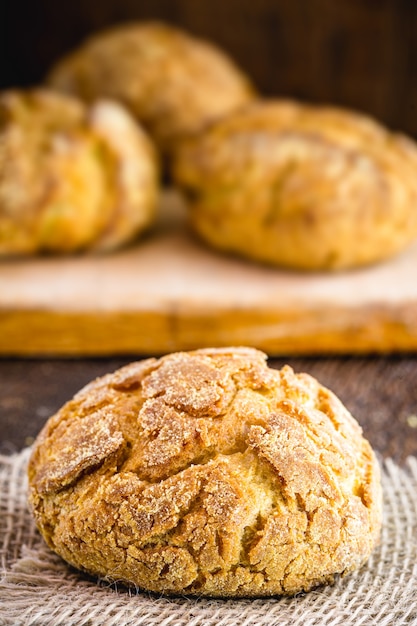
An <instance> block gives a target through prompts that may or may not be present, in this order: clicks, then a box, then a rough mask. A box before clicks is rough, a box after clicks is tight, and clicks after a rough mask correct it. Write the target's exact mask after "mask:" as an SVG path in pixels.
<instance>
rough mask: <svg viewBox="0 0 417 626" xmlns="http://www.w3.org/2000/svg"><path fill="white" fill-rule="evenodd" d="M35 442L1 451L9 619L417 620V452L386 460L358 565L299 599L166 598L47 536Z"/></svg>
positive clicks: (3, 609) (2, 615)
mask: <svg viewBox="0 0 417 626" xmlns="http://www.w3.org/2000/svg"><path fill="white" fill-rule="evenodd" d="M28 456H29V450H24V451H23V452H21V453H19V454H16V455H13V456H3V457H2V456H0V511H1V517H0V558H1V569H2V573H1V581H0V625H1V626H96V625H97V626H98V625H100V626H139V625H140V626H142V625H143V626H156V625H158V626H203V625H204V626H205V625H207V626H208V625H211V624H213V625H216V626H235V625H236V626H248V625H256V626H264V625H265V626H266V625H268V626H275V625H277V626H278V625H280V626H286V625H288V626H290V625H291V626H299V625H302V626H316V625H317V626H318V625H320V626H322V625H323V626H330V625H331V626H336V625H338V624H340V625H343V626H349V625H351V624H355V626H358V625H362V624H363V625H365V624H373V625H378V626H385V625H386V626H388V625H392V624H395V626H401V625H403V624H404V625H407V626H409V625H417V459H416V458H415V457H410V458H409V459H407V462H406V464H405V466H404V468H400V467H398V466H397V465H396V464H395V463H394V462H393V461H392V460H389V459H388V460H386V461H384V462H383V464H382V481H383V490H384V524H383V531H382V537H381V543H380V545H379V546H378V547H377V548H376V549H375V551H374V553H373V554H372V556H371V558H370V560H369V561H368V563H367V564H366V566H364V567H363V568H362V569H361V570H360V571H358V572H355V573H354V574H352V575H350V576H348V577H346V578H344V579H339V580H337V581H336V583H335V585H334V586H332V587H325V588H321V589H318V590H315V591H312V592H310V593H308V594H305V595H301V596H297V597H295V598H270V599H263V600H261V599H256V600H213V599H196V598H193V599H190V598H165V597H156V596H150V595H149V594H146V593H140V592H138V593H134V592H132V591H127V590H126V589H124V588H117V586H113V587H111V588H110V587H108V586H105V585H103V584H100V583H98V582H97V581H94V580H90V579H88V578H87V577H85V576H83V575H82V574H80V573H79V572H76V571H74V570H73V569H71V568H69V567H68V566H67V565H66V564H65V563H63V561H61V559H59V558H58V557H57V556H56V555H54V554H53V553H52V552H51V551H50V550H49V549H48V548H47V547H46V546H45V544H44V542H43V540H42V539H41V537H40V536H39V534H38V532H37V531H36V529H35V527H34V524H33V521H32V519H31V516H30V514H29V512H28V510H27V505H26V489H27V485H26V465H27V460H28Z"/></svg>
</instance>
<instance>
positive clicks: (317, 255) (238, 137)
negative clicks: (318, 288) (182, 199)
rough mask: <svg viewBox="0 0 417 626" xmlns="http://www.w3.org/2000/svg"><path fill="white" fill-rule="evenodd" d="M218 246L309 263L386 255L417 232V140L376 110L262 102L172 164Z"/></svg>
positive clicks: (195, 221)
mask: <svg viewBox="0 0 417 626" xmlns="http://www.w3.org/2000/svg"><path fill="white" fill-rule="evenodd" d="M174 169H175V173H174V179H175V180H176V181H177V183H178V184H179V185H180V186H181V187H182V188H183V190H184V191H185V192H186V195H187V196H188V198H189V203H190V213H191V223H192V225H193V227H194V228H195V230H196V231H197V233H198V234H199V235H200V236H201V237H202V238H203V239H204V240H205V241H206V242H208V243H209V244H210V245H212V246H214V247H216V248H219V249H221V250H224V251H230V252H233V253H237V254H240V255H242V256H245V257H248V258H250V259H253V260H256V261H260V262H264V263H268V264H272V265H278V266H283V267H287V268H294V269H301V270H335V269H345V268H351V267H357V266H364V265H367V264H371V263H375V262H378V261H382V260H383V259H386V258H389V257H390V256H392V255H394V254H396V253H398V252H400V251H402V250H403V249H405V248H406V246H407V245H408V244H409V243H410V242H411V241H413V240H414V239H416V238H417V209H416V207H417V147H416V144H415V143H414V142H413V141H412V140H411V139H408V138H406V137H404V136H402V135H399V134H393V133H391V132H389V131H388V130H386V129H385V128H383V127H382V126H381V125H380V124H378V123H377V122H375V121H373V120H372V119H369V118H368V117H366V116H364V115H361V114H358V113H354V112H351V111H347V110H342V109H337V108H332V107H320V106H307V105H303V104H300V103H297V102H293V101H284V100H275V101H274V100H273V101H260V102H259V103H257V104H255V105H253V106H251V107H249V108H246V109H245V110H244V111H241V112H237V113H235V114H233V115H230V116H229V117H227V118H225V119H224V120H222V121H220V122H218V123H217V124H215V125H214V126H212V127H211V128H210V129H208V130H207V131H206V132H205V133H204V134H203V135H202V136H201V137H198V138H195V139H193V140H190V141H189V142H187V144H186V145H184V146H183V147H182V149H181V151H180V152H179V155H178V158H177V161H176V164H175V166H174Z"/></svg>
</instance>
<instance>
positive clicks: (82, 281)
mask: <svg viewBox="0 0 417 626" xmlns="http://www.w3.org/2000/svg"><path fill="white" fill-rule="evenodd" d="M185 215H186V212H185V208H184V206H183V204H182V203H181V201H180V199H179V196H178V195H176V194H175V193H174V192H167V193H166V195H165V198H164V202H163V203H162V205H161V209H160V212H159V222H158V224H157V226H156V227H155V229H154V230H153V232H152V233H150V234H149V235H148V237H147V238H145V239H144V240H142V241H140V242H138V243H137V244H136V245H135V246H133V247H131V248H129V249H127V250H123V251H120V252H117V253H113V254H109V255H103V256H92V255H84V256H78V257H66V258H56V257H49V258H47V257H44V258H37V259H31V260H14V261H13V260H8V261H3V262H1V264H0V354H3V355H13V356H19V355H22V356H28V355H32V356H42V355H55V356H63V355H76V356H82V355H89V356H98V355H115V354H126V353H139V354H147V353H152V354H155V353H156V354H161V353H165V352H170V351H173V350H188V349H193V348H198V347H204V346H208V347H210V346H215V345H218V346H224V345H252V346H255V347H258V348H260V349H263V350H265V351H266V352H267V353H268V354H269V355H275V356H277V355H283V354H291V355H294V354H328V353H351V354H354V353H369V352H378V353H382V352H393V351H410V350H415V349H416V348H417V280H416V267H417V246H414V247H412V248H411V249H409V250H408V251H407V252H406V253H404V254H402V255H400V256H398V257H396V258H395V259H392V260H390V261H389V262H385V263H382V264H379V265H377V266H374V267H370V268H365V269H359V270H355V271H350V272H343V273H322V274H308V273H307V274H306V273H295V272H291V271H284V270H280V269H277V268H273V267H265V266H261V265H258V264H256V263H250V262H246V261H244V260H241V259H237V258H233V257H228V256H226V255H223V254H221V253H218V252H217V251H214V250H210V249H208V248H206V247H205V246H204V245H203V244H202V243H201V242H199V241H198V240H196V239H195V238H194V237H193V236H192V234H191V233H190V232H189V231H188V229H187V226H186V217H185Z"/></svg>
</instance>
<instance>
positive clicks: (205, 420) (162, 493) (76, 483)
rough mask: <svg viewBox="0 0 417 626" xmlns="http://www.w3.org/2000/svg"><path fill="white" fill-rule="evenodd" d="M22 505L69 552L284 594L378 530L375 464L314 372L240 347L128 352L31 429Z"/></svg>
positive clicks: (329, 568)
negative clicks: (148, 355)
mask: <svg viewBox="0 0 417 626" xmlns="http://www.w3.org/2000/svg"><path fill="white" fill-rule="evenodd" d="M29 484H30V506H31V509H32V511H33V514H34V516H35V519H36V523H37V525H38V528H39V530H40V532H41V533H42V535H43V536H44V538H45V540H46V542H47V543H48V545H49V546H50V547H51V548H52V549H53V550H54V551H56V552H57V553H58V554H59V555H61V556H62V557H63V558H64V559H65V560H66V561H67V562H68V563H70V564H72V565H73V566H75V567H77V568H79V569H81V570H84V571H86V572H89V573H90V574H93V575H96V576H100V577H104V578H106V579H108V580H117V581H121V582H124V583H126V584H127V585H135V586H137V587H139V588H141V589H146V590H149V591H155V592H163V593H168V594H178V593H181V594H198V595H208V596H220V597H233V596H269V595H274V594H288V595H292V594H295V593H298V592H300V591H307V590H309V589H311V588H313V587H315V586H317V585H320V584H322V583H331V582H332V581H333V580H334V577H335V575H337V574H341V575H343V574H347V573H348V572H351V571H352V570H354V569H355V568H358V567H360V566H361V565H362V564H363V563H364V562H365V561H366V560H367V558H368V557H369V555H370V553H371V551H372V549H373V547H374V546H375V544H376V543H377V541H378V537H379V531H380V525H381V487H380V480H379V470H378V465H377V462H376V460H375V456H374V453H373V452H372V449H371V447H370V445H369V443H368V442H367V441H366V440H365V439H364V438H363V436H362V433H361V429H360V427H359V425H358V423H357V422H356V421H355V420H354V418H353V417H352V416H351V415H350V413H349V412H348V411H347V410H346V408H345V407H344V406H343V405H342V404H341V402H340V401H339V400H338V399H337V398H336V397H335V396H334V395H333V394H332V393H331V392H330V391H329V390H327V389H325V388H324V387H323V386H321V385H320V384H319V383H318V382H317V381H316V380H315V379H314V378H312V377H311V376H309V375H307V374H295V373H294V372H293V370H292V369H291V368H290V367H288V366H286V367H284V368H283V369H281V370H280V371H278V370H274V369H270V368H268V366H267V365H266V363H265V355H264V354H263V353H261V352H258V351H257V350H254V349H250V348H228V349H226V348H225V349H205V350H196V351H194V352H189V353H174V354H170V355H167V356H165V357H163V358H160V359H158V360H156V359H148V360H145V361H141V362H138V363H132V364H131V365H128V366H126V367H123V368H122V369H120V370H118V371H116V372H114V373H112V374H108V375H107V376H104V377H103V378H99V379H97V380H95V381H94V382H92V383H91V384H89V385H87V386H86V387H85V388H84V389H83V390H81V391H80V392H79V393H78V394H77V395H76V396H75V397H74V398H73V399H72V400H71V401H70V402H68V403H67V404H66V405H65V406H64V407H63V408H62V409H61V410H60V411H59V412H58V413H57V414H56V415H54V416H53V417H52V418H50V420H49V422H48V423H47V424H46V426H45V427H44V429H43V430H42V432H41V433H40V435H39V436H38V438H37V440H36V442H35V444H34V448H33V452H32V456H31V459H30V463H29Z"/></svg>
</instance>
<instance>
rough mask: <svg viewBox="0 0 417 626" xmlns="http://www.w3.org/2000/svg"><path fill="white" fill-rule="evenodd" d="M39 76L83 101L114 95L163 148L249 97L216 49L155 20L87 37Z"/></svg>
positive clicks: (245, 85)
mask: <svg viewBox="0 0 417 626" xmlns="http://www.w3.org/2000/svg"><path fill="white" fill-rule="evenodd" d="M47 81H48V83H49V84H50V85H51V86H52V87H54V88H55V89H59V90H63V91H65V92H69V93H74V94H76V95H78V96H80V97H81V98H83V99H85V100H87V101H89V102H91V101H93V100H94V99H96V98H98V97H102V96H105V97H111V98H114V99H116V100H120V101H121V102H123V103H124V105H126V106H127V107H128V108H129V109H130V111H131V112H132V113H133V114H134V115H135V116H136V117H137V119H138V120H139V121H140V122H141V123H143V124H144V125H145V128H146V129H147V130H148V131H149V133H150V134H151V135H152V137H153V138H154V140H155V141H156V143H157V144H158V146H159V147H160V149H161V150H162V151H163V152H170V151H171V149H172V147H173V145H175V144H176V142H177V141H178V140H179V139H182V138H183V137H184V136H188V135H190V134H193V133H195V132H198V131H200V130H201V129H202V128H203V127H204V126H205V125H207V124H208V123H210V122H212V121H213V120H215V119H217V118H219V117H222V116H223V115H225V114H227V113H229V112H231V111H233V110H235V109H236V108H238V107H240V106H242V105H244V104H246V103H247V102H248V101H250V100H252V99H253V98H254V90H253V88H252V87H251V85H250V83H249V81H248V79H247V78H246V76H245V75H244V74H243V73H242V72H241V71H240V70H239V69H238V68H237V67H236V65H235V64H234V63H233V61H232V60H231V59H230V58H229V57H228V56H227V55H226V54H225V53H224V52H223V51H221V50H219V49H218V48H217V47H215V46H214V45H212V44H210V43H208V42H206V41H203V40H201V39H198V38H196V37H192V36H190V35H189V34H187V33H185V32H183V31H182V30H180V29H178V28H175V27H172V26H169V25H167V24H164V23H159V22H143V23H142V22H140V23H131V24H126V25H122V26H118V27H114V28H112V29H111V30H108V31H105V32H101V33H98V34H96V35H94V36H92V37H91V38H90V39H88V40H87V41H86V42H85V43H84V44H83V45H81V46H80V48H78V49H77V50H75V51H73V52H72V53H70V54H69V55H68V56H67V57H65V58H64V59H62V60H61V61H59V62H58V63H57V64H56V66H55V67H54V68H53V69H52V71H51V73H50V75H49V77H48V78H47Z"/></svg>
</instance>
